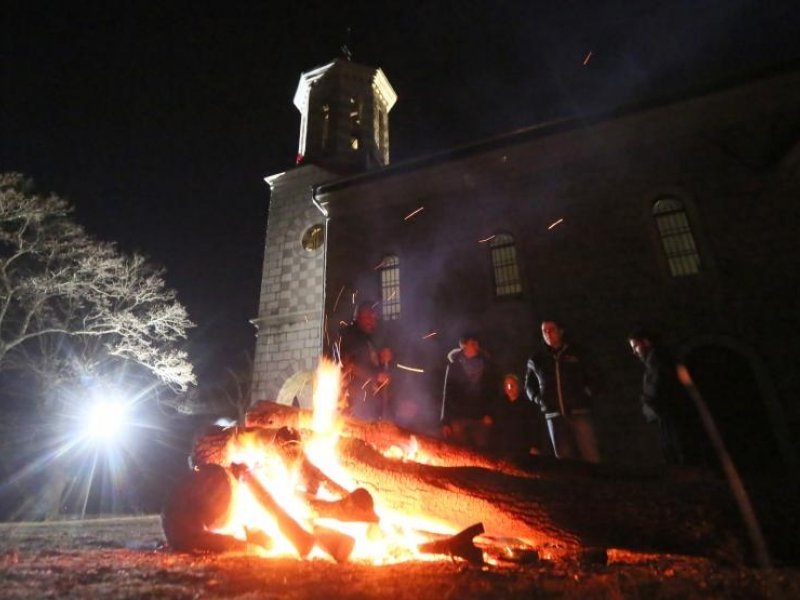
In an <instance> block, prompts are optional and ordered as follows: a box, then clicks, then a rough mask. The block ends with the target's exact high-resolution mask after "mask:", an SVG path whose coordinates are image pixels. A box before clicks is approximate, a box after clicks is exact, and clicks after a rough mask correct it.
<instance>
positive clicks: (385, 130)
mask: <svg viewBox="0 0 800 600" xmlns="http://www.w3.org/2000/svg"><path fill="white" fill-rule="evenodd" d="M396 101H397V94H396V93H395V91H394V89H392V86H391V84H390V83H389V80H388V79H387V78H386V75H384V73H383V71H382V70H381V69H376V68H373V67H366V66H364V65H359V64H356V63H353V62H350V61H348V60H345V59H336V60H334V61H333V62H331V63H329V64H327V65H324V66H322V67H318V68H316V69H312V70H311V71H307V72H305V73H303V74H302V75H301V76H300V83H299V84H298V86H297V91H296V92H295V95H294V105H295V106H296V107H297V108H298V110H299V111H300V115H301V120H300V145H299V149H298V163H300V162H314V163H319V164H327V165H331V166H336V167H340V168H347V169H355V170H362V169H370V168H373V167H381V166H386V165H388V164H389V111H390V110H391V109H392V107H393V106H394V103H395V102H396Z"/></svg>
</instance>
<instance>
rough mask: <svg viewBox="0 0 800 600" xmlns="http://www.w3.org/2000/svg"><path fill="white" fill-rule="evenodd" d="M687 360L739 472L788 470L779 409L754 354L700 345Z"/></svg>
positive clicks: (686, 355) (723, 346)
mask: <svg viewBox="0 0 800 600" xmlns="http://www.w3.org/2000/svg"><path fill="white" fill-rule="evenodd" d="M684 362H685V364H686V366H687V367H688V368H689V371H690V373H691V374H692V378H693V379H694V382H695V384H696V386H697V388H698V390H699V391H700V393H701V395H702V397H703V399H704V400H705V402H706V404H707V405H708V408H709V411H710V412H711V415H712V417H713V418H714V420H715V422H716V425H717V427H718V429H719V431H720V433H721V434H722V438H723V440H724V441H725V445H726V447H727V449H728V452H729V453H730V455H731V458H732V459H733V461H734V463H735V464H736V467H737V468H738V469H739V471H740V472H741V473H742V474H743V475H745V476H748V475H751V476H752V475H767V474H778V473H782V472H785V471H786V469H787V460H786V454H785V449H783V448H782V447H781V444H780V443H779V437H778V435H777V434H776V431H775V428H774V423H775V414H774V411H775V410H777V407H776V406H774V405H771V404H770V403H771V402H772V403H774V398H767V397H765V390H764V386H763V384H762V382H761V381H760V378H759V374H758V373H757V371H756V368H755V366H754V364H753V358H752V356H748V353H747V352H743V351H742V350H741V349H740V348H737V347H735V346H734V345H728V344H724V343H722V344H721V343H699V344H695V345H694V346H693V347H691V348H689V349H687V350H686V351H685V353H684Z"/></svg>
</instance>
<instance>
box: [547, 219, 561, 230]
mask: <svg viewBox="0 0 800 600" xmlns="http://www.w3.org/2000/svg"><path fill="white" fill-rule="evenodd" d="M563 221H564V217H561V218H560V219H558V220H557V221H553V222H552V223H550V225H548V226H547V228H548V229H552V228H553V227H555V226H556V225H561V223H562V222H563Z"/></svg>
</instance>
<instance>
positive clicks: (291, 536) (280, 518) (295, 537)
mask: <svg viewBox="0 0 800 600" xmlns="http://www.w3.org/2000/svg"><path fill="white" fill-rule="evenodd" d="M242 477H243V479H244V481H245V482H247V485H248V487H249V488H250V490H251V491H252V492H253V495H254V496H255V497H256V499H257V500H258V501H259V502H260V503H261V504H262V506H264V508H266V509H267V510H268V511H269V512H270V513H271V514H272V516H273V517H275V521H276V522H277V524H278V528H279V529H280V530H281V533H282V534H283V535H285V536H286V538H287V539H288V540H289V541H290V542H291V543H292V545H293V546H294V547H295V549H296V550H297V553H298V554H299V555H300V556H301V557H302V558H305V557H306V556H308V554H309V552H311V549H312V548H313V547H314V536H313V535H311V534H310V533H308V532H307V531H306V530H305V529H303V528H302V527H301V526H300V524H299V523H298V522H297V521H295V520H294V519H293V518H292V517H291V516H290V515H289V513H287V512H286V511H285V510H284V509H283V507H281V505H280V504H278V503H277V502H276V501H275V498H273V497H272V494H270V493H269V492H268V491H267V489H266V488H265V487H264V486H263V485H261V482H260V481H259V480H258V479H257V478H256V477H255V476H254V475H253V474H252V473H251V472H250V471H245V473H244V474H243V476H242Z"/></svg>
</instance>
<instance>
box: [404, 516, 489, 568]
mask: <svg viewBox="0 0 800 600" xmlns="http://www.w3.org/2000/svg"><path fill="white" fill-rule="evenodd" d="M482 533H483V523H476V524H475V525H472V526H471V527H467V528H466V529H465V530H463V531H461V532H459V533H457V534H456V535H454V536H451V537H448V538H445V539H443V540H436V541H433V542H427V543H425V544H420V545H419V551H420V552H423V553H425V554H445V555H447V556H451V557H452V556H457V557H458V558H463V559H464V560H466V561H467V562H469V563H472V564H474V565H482V564H483V552H482V551H481V550H480V549H479V548H478V547H477V546H476V545H475V544H474V543H473V541H472V540H473V538H474V537H475V536H476V535H480V534H482Z"/></svg>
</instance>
